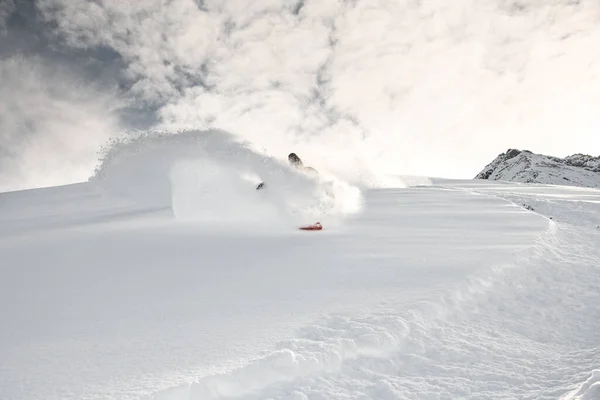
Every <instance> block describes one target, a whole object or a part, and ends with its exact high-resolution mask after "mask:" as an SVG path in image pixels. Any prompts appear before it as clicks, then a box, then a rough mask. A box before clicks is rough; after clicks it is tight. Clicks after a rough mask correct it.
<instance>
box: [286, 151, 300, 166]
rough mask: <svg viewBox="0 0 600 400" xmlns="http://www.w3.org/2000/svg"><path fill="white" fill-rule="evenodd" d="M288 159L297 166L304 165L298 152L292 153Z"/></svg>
mask: <svg viewBox="0 0 600 400" xmlns="http://www.w3.org/2000/svg"><path fill="white" fill-rule="evenodd" d="M288 161H289V162H290V164H292V165H293V166H295V167H299V166H301V165H302V160H301V159H300V157H298V156H297V155H296V153H290V154H289V155H288Z"/></svg>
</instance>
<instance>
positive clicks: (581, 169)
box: [475, 149, 600, 188]
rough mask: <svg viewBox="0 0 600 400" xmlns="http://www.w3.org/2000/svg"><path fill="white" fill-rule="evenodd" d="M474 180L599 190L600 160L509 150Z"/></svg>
mask: <svg viewBox="0 0 600 400" xmlns="http://www.w3.org/2000/svg"><path fill="white" fill-rule="evenodd" d="M475 179H490V180H501V181H509V182H523V183H542V184H550V185H565V186H583V187H595V188H597V187H600V157H592V156H589V155H583V154H574V155H572V156H569V157H565V158H557V157H550V156H545V155H540V154H534V153H532V152H530V151H527V150H524V151H520V150H516V149H509V150H508V151H507V152H506V153H502V154H500V155H499V156H498V157H496V159H495V160H494V161H492V162H491V163H490V164H488V165H487V166H486V167H485V168H484V169H483V170H482V171H481V172H480V173H479V174H478V175H477V176H476V177H475Z"/></svg>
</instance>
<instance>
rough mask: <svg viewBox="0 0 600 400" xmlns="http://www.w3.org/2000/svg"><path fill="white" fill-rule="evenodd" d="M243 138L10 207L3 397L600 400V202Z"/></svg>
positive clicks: (0, 351)
mask: <svg viewBox="0 0 600 400" xmlns="http://www.w3.org/2000/svg"><path fill="white" fill-rule="evenodd" d="M229 139H230V138H228V137H227V136H226V135H220V134H219V133H217V132H212V133H204V134H203V133H199V132H196V133H189V134H188V135H184V136H181V137H170V136H161V137H160V138H157V137H150V138H147V137H141V138H140V139H138V140H136V141H133V142H131V143H128V144H121V145H118V146H117V147H115V149H114V150H113V151H112V152H111V153H109V154H110V155H109V156H108V157H107V159H106V161H105V163H104V164H103V165H102V166H101V167H100V168H99V170H98V173H97V175H96V176H95V178H94V179H92V180H91V181H90V182H86V183H81V184H76V185H71V186H64V187H56V188H48V189H41V190H30V191H23V192H13V193H4V194H0V260H1V264H0V321H2V325H1V326H2V328H1V329H0V360H1V362H0V398H1V399H10V400H24V399H28V400H29V399H45V400H54V399H61V400H63V399H119V400H121V399H153V400H183V399H185V400H206V399H229V400H231V399H265V398H269V399H348V398H352V399H424V398H453V399H455V398H465V399H482V398H485V399H491V398H503V399H505V398H535V399H561V398H562V399H595V398H598V396H599V395H600V347H599V345H598V344H599V343H600V296H599V294H598V287H600V269H599V267H598V266H599V265H600V246H598V243H600V230H598V229H596V227H595V226H593V225H591V221H590V218H592V216H595V218H596V221H597V220H598V215H600V191H599V190H594V189H582V188H566V187H560V188H557V187H550V186H541V185H516V184H511V183H499V182H488V181H472V180H468V181H449V180H433V182H432V184H431V185H427V186H418V187H404V188H403V187H398V188H386V189H375V188H373V189H365V188H362V189H361V188H358V187H354V186H352V185H349V184H347V183H345V182H343V181H340V180H336V179H335V177H327V178H322V179H320V180H316V181H315V180H313V179H312V178H306V177H303V176H297V173H296V172H295V171H292V170H290V169H289V167H288V166H287V165H285V164H282V163H280V162H279V161H277V160H275V159H273V158H270V157H268V156H265V155H259V154H257V153H255V152H253V151H252V150H251V149H249V148H247V147H244V146H240V145H239V143H235V142H233V141H230V140H229ZM207 149H210V151H209V152H207V151H206V150H207ZM323 174H325V171H323ZM256 179H261V180H262V179H264V180H267V182H269V185H268V190H266V191H264V192H263V191H256V190H254V183H255V180H256ZM295 194H296V195H298V198H299V199H298V198H297V197H296V196H295ZM332 194H333V196H331V195H332ZM331 197H333V199H332V198H331ZM524 201H527V202H528V203H530V204H533V207H532V208H533V209H534V211H531V210H528V209H526V208H524V207H523V206H522V203H523V202H524ZM542 205H543V207H542ZM315 216H318V217H319V218H322V220H323V221H326V222H324V225H325V230H323V231H321V232H303V231H298V230H297V229H296V225H297V222H298V221H301V220H302V219H303V218H307V219H308V218H310V221H312V218H313V217H315ZM550 217H552V219H550Z"/></svg>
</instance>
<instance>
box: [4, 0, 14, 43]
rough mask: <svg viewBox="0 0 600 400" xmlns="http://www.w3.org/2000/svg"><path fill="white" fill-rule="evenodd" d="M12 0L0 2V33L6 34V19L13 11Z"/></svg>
mask: <svg viewBox="0 0 600 400" xmlns="http://www.w3.org/2000/svg"><path fill="white" fill-rule="evenodd" d="M15 9H16V7H15V3H14V2H13V0H3V1H2V2H0V35H5V34H6V21H7V20H8V18H9V17H10V16H11V15H12V13H13V12H14V11H15Z"/></svg>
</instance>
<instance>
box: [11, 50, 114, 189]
mask: <svg viewBox="0 0 600 400" xmlns="http://www.w3.org/2000/svg"><path fill="white" fill-rule="evenodd" d="M0 98H2V101H1V102H0V191H4V190H17V189H25V188H29V187H32V186H38V187H39V186H53V185H58V184H64V183H71V182H76V181H82V180H85V179H87V178H88V177H89V174H90V171H91V170H92V169H93V166H94V163H95V159H97V150H98V149H99V147H100V146H101V145H102V143H104V142H105V141H106V140H107V138H109V137H110V136H111V135H115V134H116V132H117V129H118V125H119V123H118V119H117V117H116V114H115V113H114V109H115V107H116V103H117V102H116V101H115V100H114V99H113V98H112V97H111V96H109V95H107V94H104V93H101V92H99V91H98V90H95V89H94V88H93V87H90V86H89V84H87V83H86V82H83V81H81V80H79V81H78V79H77V77H76V75H74V74H73V73H72V71H70V70H69V69H68V68H59V67H57V66H52V65H48V64H45V63H44V60H42V59H39V58H37V57H24V56H14V57H11V58H9V59H6V60H3V61H2V62H0Z"/></svg>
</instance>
